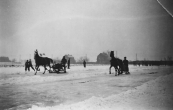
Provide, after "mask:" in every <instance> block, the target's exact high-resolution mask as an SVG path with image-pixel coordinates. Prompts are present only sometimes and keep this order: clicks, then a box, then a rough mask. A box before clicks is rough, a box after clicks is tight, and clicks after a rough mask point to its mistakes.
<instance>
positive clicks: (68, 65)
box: [68, 58, 70, 69]
mask: <svg viewBox="0 0 173 110" xmlns="http://www.w3.org/2000/svg"><path fill="white" fill-rule="evenodd" d="M68 69H70V58H69V59H68Z"/></svg>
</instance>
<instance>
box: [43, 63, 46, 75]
mask: <svg viewBox="0 0 173 110" xmlns="http://www.w3.org/2000/svg"><path fill="white" fill-rule="evenodd" d="M45 71H46V65H44V72H43V74H44V73H45Z"/></svg>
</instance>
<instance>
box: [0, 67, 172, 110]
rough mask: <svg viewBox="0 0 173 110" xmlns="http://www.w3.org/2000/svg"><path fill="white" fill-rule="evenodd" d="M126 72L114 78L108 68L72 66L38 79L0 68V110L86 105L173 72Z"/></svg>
mask: <svg viewBox="0 0 173 110" xmlns="http://www.w3.org/2000/svg"><path fill="white" fill-rule="evenodd" d="M129 68H130V72H131V74H130V75H124V74H123V75H120V76H115V75H114V73H115V71H114V68H112V69H111V70H112V73H113V74H109V65H89V66H87V67H86V68H84V67H83V66H82V65H77V66H71V68H70V69H67V73H59V74H56V73H48V72H46V73H45V74H42V72H43V68H41V71H40V72H38V73H37V75H34V71H33V70H31V71H30V72H26V73H25V71H24V67H7V68H4V67H1V68H0V109H2V110H3V109H8V110H16V109H17V110H23V109H24V110H25V109H29V108H30V109H32V110H35V109H36V108H42V109H43V108H45V109H46V108H47V107H52V109H53V108H54V106H62V105H63V106H69V105H71V104H75V103H79V102H85V101H88V102H89V101H91V99H93V98H94V99H95V97H99V98H109V97H110V96H112V95H118V94H121V93H124V92H126V91H129V90H134V89H135V88H136V87H139V86H141V85H143V84H145V83H146V82H148V81H152V80H155V79H156V78H159V77H163V76H165V75H170V74H171V73H172V72H173V68H172V67H169V66H159V67H158V66H141V67H139V66H131V65H130V66H129ZM96 99H97V98H96ZM56 108H58V107H56ZM49 109H50V108H49ZM61 109H62V108H61ZM46 110H47V109H46Z"/></svg>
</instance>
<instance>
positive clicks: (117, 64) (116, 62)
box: [109, 57, 123, 76]
mask: <svg viewBox="0 0 173 110" xmlns="http://www.w3.org/2000/svg"><path fill="white" fill-rule="evenodd" d="M112 67H114V68H115V76H116V75H119V74H122V72H123V61H122V60H121V59H119V58H115V57H112V58H111V60H110V68H109V74H111V68H112Z"/></svg>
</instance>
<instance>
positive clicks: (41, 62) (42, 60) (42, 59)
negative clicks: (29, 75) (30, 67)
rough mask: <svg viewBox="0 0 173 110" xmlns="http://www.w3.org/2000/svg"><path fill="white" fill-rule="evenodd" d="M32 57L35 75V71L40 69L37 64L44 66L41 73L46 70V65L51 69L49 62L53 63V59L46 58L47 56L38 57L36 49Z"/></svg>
mask: <svg viewBox="0 0 173 110" xmlns="http://www.w3.org/2000/svg"><path fill="white" fill-rule="evenodd" d="M34 59H35V70H36V72H35V75H36V73H37V71H39V70H40V69H39V66H43V67H44V72H43V74H44V73H45V71H46V70H47V68H46V66H49V68H50V69H51V66H50V64H51V63H53V60H52V59H51V58H48V57H40V56H39V54H38V51H37V50H36V51H35V54H34Z"/></svg>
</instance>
